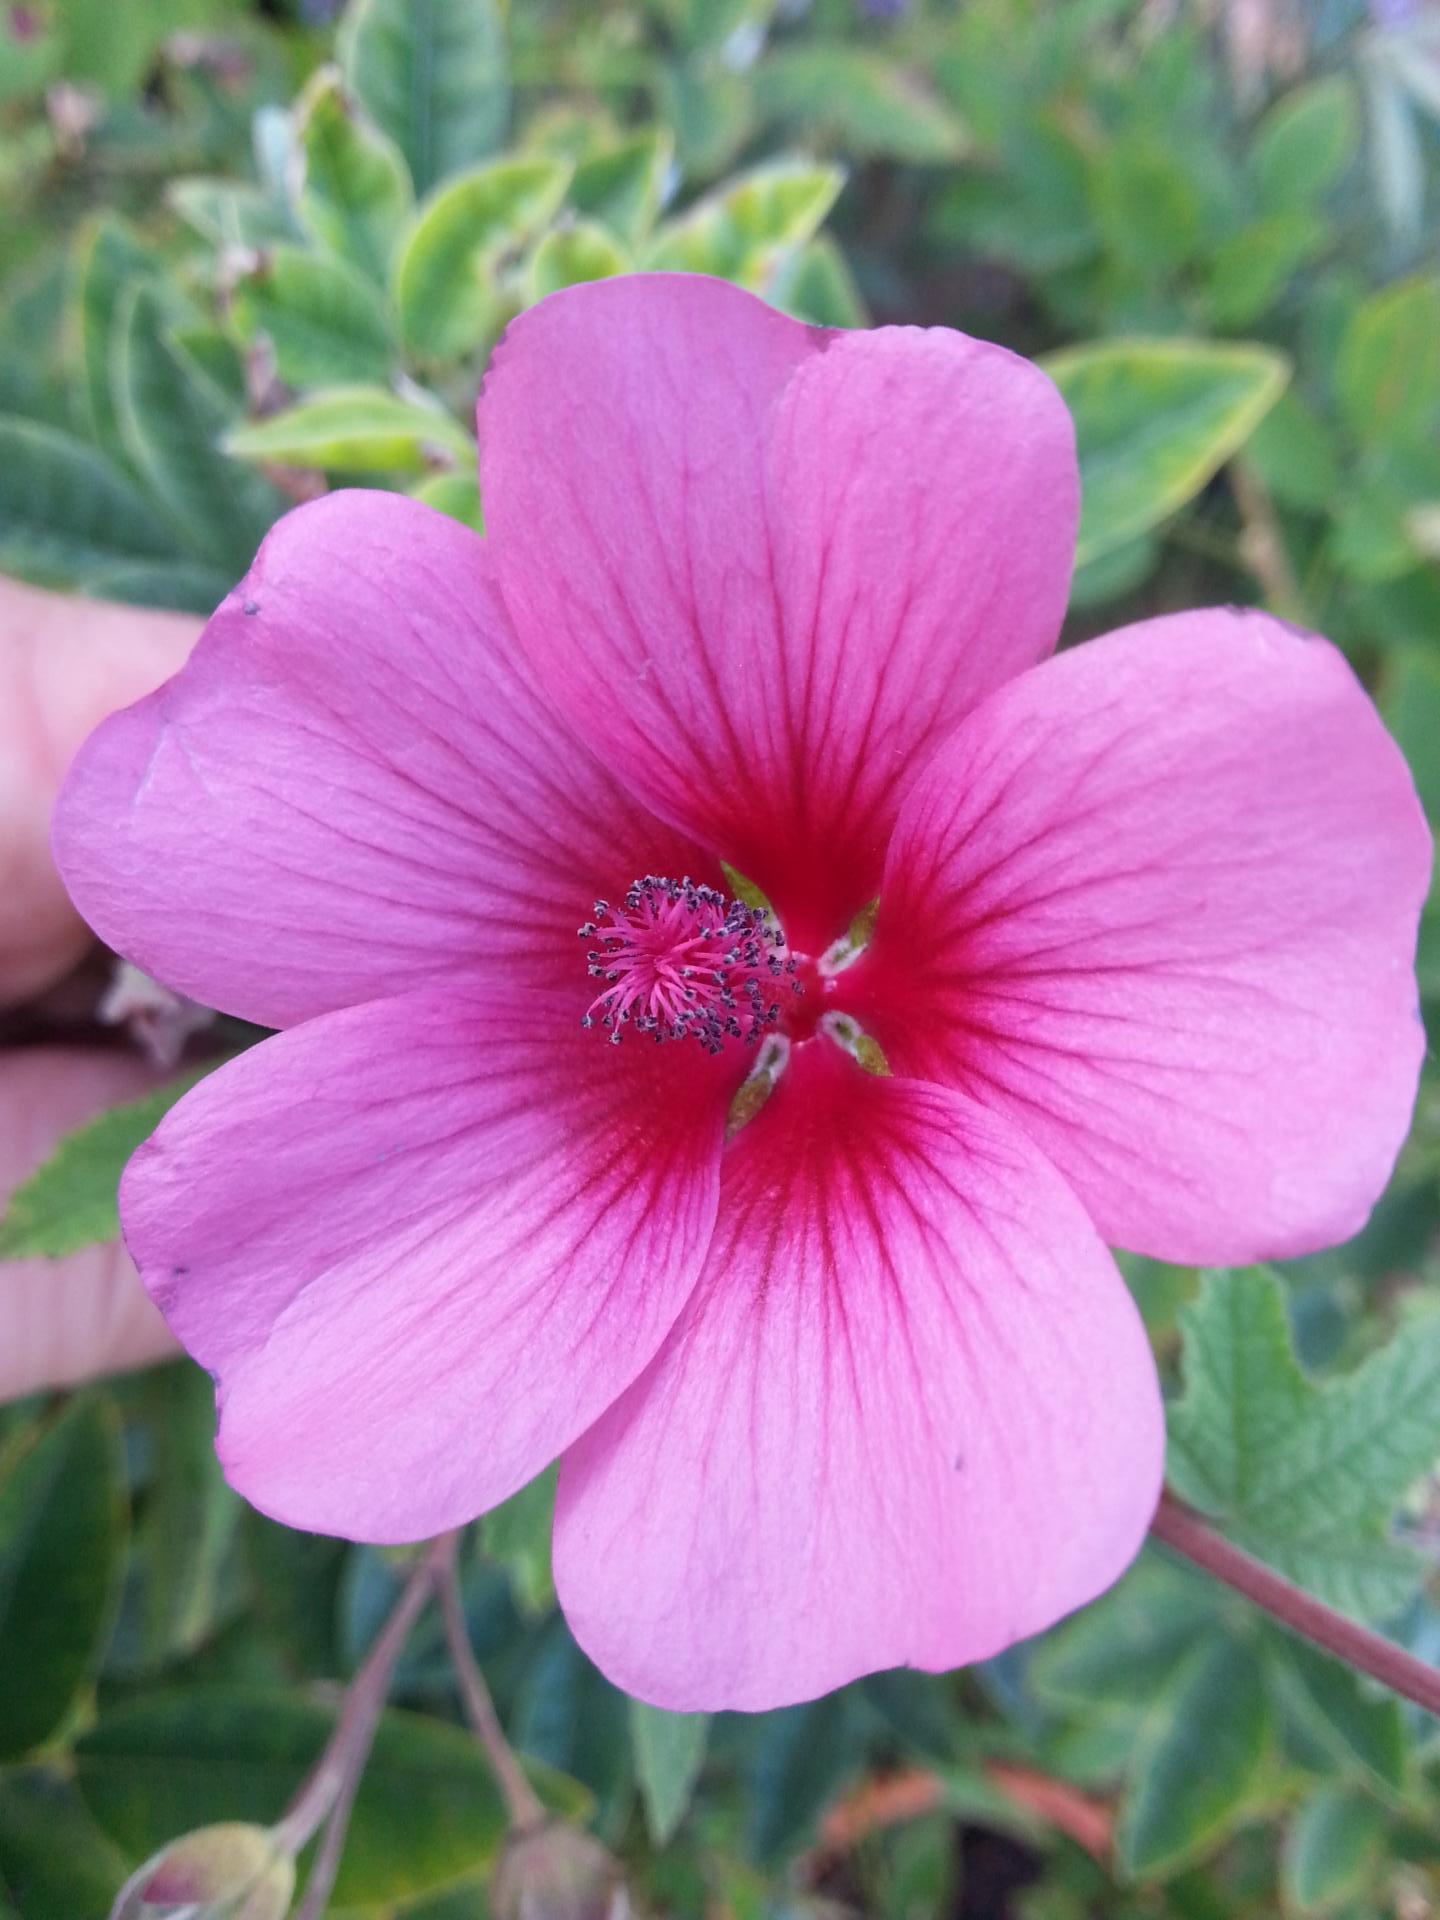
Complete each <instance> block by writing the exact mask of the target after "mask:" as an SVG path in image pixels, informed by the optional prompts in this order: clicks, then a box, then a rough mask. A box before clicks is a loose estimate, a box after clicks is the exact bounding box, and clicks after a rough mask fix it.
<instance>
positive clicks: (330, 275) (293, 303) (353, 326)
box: [232, 247, 395, 387]
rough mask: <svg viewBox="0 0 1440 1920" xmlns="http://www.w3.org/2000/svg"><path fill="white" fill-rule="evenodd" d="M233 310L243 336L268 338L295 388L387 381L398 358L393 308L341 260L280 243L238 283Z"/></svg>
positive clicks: (278, 364) (277, 364) (279, 367)
mask: <svg viewBox="0 0 1440 1920" xmlns="http://www.w3.org/2000/svg"><path fill="white" fill-rule="evenodd" d="M232 310H233V312H234V316H235V324H236V326H237V328H238V329H239V331H240V334H241V336H242V338H244V339H245V340H247V341H249V340H253V339H254V338H255V337H256V335H257V334H262V333H263V334H264V335H266V337H267V338H268V339H269V341H270V344H271V346H272V348H273V349H274V353H275V369H276V372H277V373H278V374H279V375H280V378H281V379H282V380H284V381H285V382H286V383H287V385H289V386H292V387H319V386H328V385H331V384H333V383H335V382H339V381H365V380H373V381H382V380H384V379H386V378H387V377H388V375H389V372H390V365H391V361H392V360H393V358H394V352H395V348H394V342H393V340H392V338H391V330H390V314H389V308H388V306H387V305H386V302H385V301H384V299H383V298H382V297H381V295H380V294H379V293H378V292H377V291H376V289H375V288H374V287H373V286H372V285H371V284H370V282H369V281H368V280H365V279H363V278H362V277H361V276H360V274H358V273H356V272H354V271H353V270H352V269H351V268H349V267H347V266H345V265H343V264H342V263H341V262H340V261H338V260H327V259H326V258H325V257H324V256H323V255H320V254H314V253H305V252H302V251H301V249H300V248H298V247H277V248H276V249H275V250H274V252H273V253H268V254H264V255H262V256H261V260H260V264H259V266H258V267H257V269H256V270H255V272H254V273H252V274H250V275H248V276H247V277H246V278H244V279H243V280H241V281H239V283H238V284H237V286H236V289H235V295H234V303H233V309H232Z"/></svg>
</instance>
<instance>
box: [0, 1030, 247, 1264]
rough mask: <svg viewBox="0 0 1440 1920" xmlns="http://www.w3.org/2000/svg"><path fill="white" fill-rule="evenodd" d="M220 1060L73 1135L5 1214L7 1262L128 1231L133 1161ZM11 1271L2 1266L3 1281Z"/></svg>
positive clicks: (2, 1237) (1, 1245) (2, 1243)
mask: <svg viewBox="0 0 1440 1920" xmlns="http://www.w3.org/2000/svg"><path fill="white" fill-rule="evenodd" d="M219 1064H220V1063H219V1062H218V1061H215V1060H208V1061H206V1063H205V1064H204V1066H201V1067H195V1068H193V1069H192V1070H191V1071H190V1072H188V1073H182V1074H181V1075H180V1076H179V1078H178V1079H175V1080H172V1081H170V1082H169V1083H168V1085H166V1086H163V1087H159V1088H157V1089H156V1091H155V1092H154V1093H147V1094H146V1095H144V1097H143V1098H142V1099H139V1100H131V1101H129V1102H127V1103H126V1104H125V1105H124V1106H121V1107H111V1108H110V1110H109V1112H108V1113H102V1114H100V1115H98V1116H97V1118H95V1119H94V1120H89V1121H87V1122H86V1123H85V1125H84V1126H83V1127H77V1128H76V1129H75V1131H74V1132H73V1133H67V1134H66V1135H65V1137H64V1138H63V1139H62V1140H61V1141H60V1143H59V1145H58V1146H57V1147H56V1148H55V1150H54V1151H53V1152H52V1153H51V1155H50V1157H49V1159H48V1160H46V1161H45V1162H44V1163H43V1164H42V1165H41V1166H39V1167H38V1168H37V1169H36V1170H35V1172H34V1173H32V1174H31V1175H30V1177H29V1179H28V1180H23V1181H22V1182H21V1183H20V1185H19V1186H18V1187H17V1188H16V1189H15V1191H14V1193H12V1194H11V1196H10V1204H9V1206H8V1207H7V1208H6V1211H5V1214H4V1217H3V1218H0V1260H28V1259H33V1258H35V1257H36V1256H37V1255H43V1256H45V1257H47V1258H51V1259H56V1258H58V1257H59V1256H61V1255H62V1254H67V1253H74V1252H76V1251H77V1250H78V1249H79V1248H80V1247H89V1246H94V1245H96V1244H97V1243H99V1242H101V1241H105V1240H118V1239H119V1237H120V1216H119V1214H118V1212H117V1210H116V1205H115V1194H116V1190H117V1188H118V1187H119V1184H120V1176H121V1174H122V1173H123V1172H124V1171H125V1162H126V1161H127V1160H128V1159H129V1158H130V1156H131V1154H132V1153H134V1151H135V1149H136V1148H137V1147H138V1146H139V1145H140V1143H141V1142H142V1141H144V1140H148V1139H149V1137H150V1135H151V1134H152V1133H153V1132H154V1131H155V1129H156V1127H158V1126H159V1124H160V1122H161V1120H162V1119H163V1118H164V1116H165V1115H166V1114H167V1113H168V1112H169V1111H170V1109H171V1107H173V1106H174V1104H175V1102H176V1101H177V1100H178V1099H179V1098H180V1096H181V1095H182V1094H185V1093H188V1092H189V1091H190V1089H191V1087H193V1086H194V1085H195V1083H196V1082H197V1081H198V1080H202V1079H203V1078H204V1077H205V1075H206V1074H207V1073H210V1072H212V1071H213V1070H214V1068H215V1067H216V1066H218V1065H219ZM4 1283H5V1276H4V1273H3V1272H0V1286H3V1285H4Z"/></svg>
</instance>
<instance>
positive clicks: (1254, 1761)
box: [1116, 1637, 1272, 1879]
mask: <svg viewBox="0 0 1440 1920" xmlns="http://www.w3.org/2000/svg"><path fill="white" fill-rule="evenodd" d="M1271 1732H1272V1724H1271V1715H1270V1708H1269V1703H1268V1700H1267V1696H1266V1693H1265V1687H1264V1683H1263V1677H1262V1675H1261V1672H1260V1669H1259V1663H1258V1662H1257V1660H1256V1658H1255V1655H1254V1654H1253V1653H1252V1652H1251V1651H1250V1649H1249V1648H1248V1647H1246V1646H1245V1645H1243V1643H1241V1642H1238V1641H1234V1640H1229V1639H1220V1638H1218V1637H1217V1638H1213V1639H1210V1640H1207V1641H1206V1642H1205V1643H1204V1645H1203V1646H1201V1647H1200V1648H1198V1649H1197V1650H1196V1652H1195V1654H1194V1656H1193V1658H1192V1659H1191V1660H1190V1662H1189V1663H1188V1665H1187V1666H1186V1668H1185V1669H1184V1671H1183V1673H1182V1675H1181V1678H1180V1681H1179V1684H1178V1685H1177V1686H1176V1687H1175V1688H1174V1689H1172V1690H1171V1691H1170V1692H1169V1693H1167V1694H1166V1695H1165V1696H1164V1698H1163V1699H1162V1700H1161V1701H1160V1702H1158V1703H1157V1705H1156V1710H1155V1713H1154V1715H1153V1716H1152V1719H1151V1723H1150V1726H1149V1728H1148V1729H1147V1732H1146V1734H1145V1736H1144V1738H1143V1739H1142V1742H1141V1745H1140V1748H1139V1750H1138V1751H1137V1752H1136V1755H1135V1761H1134V1768H1133V1773H1132V1777H1131V1781H1130V1785H1129V1788H1128V1790H1127V1792H1126V1795H1125V1802H1124V1805H1123V1807H1122V1808H1121V1812H1120V1821H1119V1825H1118V1827H1117V1830H1116V1841H1117V1846H1118V1850H1119V1856H1120V1860H1121V1863H1122V1865H1123V1866H1124V1868H1125V1871H1126V1872H1127V1874H1129V1875H1130V1876H1131V1878H1133V1879H1146V1878H1151V1877H1155V1876H1158V1875H1160V1874H1164V1873H1169V1872H1172V1871H1173V1870H1174V1869H1175V1868H1176V1867H1178V1866H1180V1865H1182V1864H1183V1863H1184V1862H1185V1861H1187V1860H1190V1859H1193V1858H1194V1857H1195V1855H1197V1854H1199V1853H1203V1852H1204V1851H1205V1850H1206V1849H1207V1848H1209V1847H1211V1846H1213V1845H1214V1843H1215V1842H1216V1841H1217V1840H1219V1839H1220V1838H1221V1836H1222V1835H1224V1834H1225V1833H1227V1832H1228V1831H1229V1830H1230V1829H1231V1828H1232V1827H1233V1826H1235V1825H1237V1824H1238V1823H1239V1822H1240V1821H1242V1820H1243V1819H1244V1818H1245V1817H1246V1815H1247V1813H1248V1812H1249V1810H1250V1805H1249V1803H1250V1801H1251V1798H1252V1796H1253V1795H1254V1793H1255V1790H1256V1788H1257V1786H1258V1785H1259V1783H1260V1780H1261V1777H1262V1775H1263V1772H1264V1768H1265V1763H1266V1760H1267V1758H1268V1755H1269V1750H1270V1743H1271Z"/></svg>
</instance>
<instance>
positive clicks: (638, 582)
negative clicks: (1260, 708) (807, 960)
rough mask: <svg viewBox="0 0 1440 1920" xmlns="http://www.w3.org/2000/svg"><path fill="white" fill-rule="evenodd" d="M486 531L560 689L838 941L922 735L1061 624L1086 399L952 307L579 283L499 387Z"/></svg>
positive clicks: (805, 943) (645, 791) (680, 283)
mask: <svg viewBox="0 0 1440 1920" xmlns="http://www.w3.org/2000/svg"><path fill="white" fill-rule="evenodd" d="M480 436H481V472H482V478H483V485H484V489H485V503H486V506H485V511H486V519H487V526H488V527H489V530H490V534H491V540H492V544H493V547H494V551H495V555H496V565H497V568H498V572H499V578H500V583H501V586H502V588H503V590H504V593H505V598H506V603H507V605H508V606H509V608H510V611H511V614H512V616H513V617H514V619H515V622H516V625H517V627H518V629H519V632H520V636H521V638H522V640H523V641H524V643H525V647H526V650H527V652H528V654H529V655H530V657H531V658H532V659H533V660H534V661H535V662H536V664H537V666H538V667H539V669H540V670H541V672H542V674H543V677H544V680H545V684H546V686H547V687H548V688H549V690H550V691H551V692H552V693H553V694H554V696H555V698H556V699H557V700H558V701H560V702H561V703H562V705H564V707H565V709H566V711H567V712H568V713H569V714H570V715H571V717H572V718H573V719H574V720H575V721H576V723H577V724H578V725H580V726H582V727H583V729H584V731H585V737H586V739H587V740H589V741H590V742H591V743H592V744H593V745H594V747H595V749H596V751H597V752H598V753H600V754H601V756H602V757H603V758H604V759H605V760H606V762H607V764H609V765H610V766H612V767H614V768H615V770H616V771H617V772H618V773H619V774H620V775H621V777H622V778H623V779H624V780H625V781H626V782H627V784H628V785H630V786H631V787H633V788H634V789H635V791H636V792H637V793H639V794H640V795H641V796H642V797H643V798H644V799H645V800H646V801H648V802H649V803H650V804H651V805H653V806H654V807H656V808H657V810H658V811H660V812H661V813H662V814H663V815H664V816H665V817H666V818H668V819H672V820H675V821H676V822H677V823H679V824H680V825H682V826H683V827H684V828H685V829H686V830H687V831H689V832H692V833H694V834H696V835H697V836H698V837H699V838H701V839H702V840H704V841H706V842H707V843H708V844H710V845H712V846H714V847H715V848H716V849H717V850H718V851H719V852H721V853H722V854H723V855H724V856H725V857H726V859H728V860H730V861H731V862H733V863H734V864H735V865H736V866H738V867H739V868H740V869H741V871H742V872H744V873H747V874H749V875H750V877H751V878H752V879H754V880H756V881H757V882H758V883H759V884H760V885H761V886H762V887H763V888H764V889H765V890H766V891H767V892H768V893H769V895H770V897H771V898H772V899H773V900H775V901H776V902H777V904H778V905H779V906H780V907H781V909H782V917H783V919H784V920H785V923H786V929H787V932H788V933H789V934H790V937H791V941H792V944H796V945H799V946H802V947H807V948H811V949H816V948H818V947H822V946H825V945H828V944H829V942H830V941H831V940H832V939H834V938H835V937H836V936H837V935H838V934H839V933H840V932H842V931H843V929H844V927H845V925H846V923H847V921H848V919H849V918H850V916H851V915H852V914H853V913H854V912H855V910H856V909H858V908H859V907H861V906H863V905H864V904H865V903H866V901H867V900H869V899H870V898H871V897H873V895H874V892H875V888H876V885H877V884H878V881H879V878H880V871H881V866H882V862H883V858H884V847H885V841H886V837H887V835H888V832H889V829H890V825H891V822H892V821H893V819H894V815H895V809H896V806H897V804H898V801H899V798H900V795H901V793H902V791H903V788H904V783H905V781H906V780H907V778H909V777H910V776H911V775H912V774H913V772H914V771H915V770H916V769H915V762H916V757H917V756H918V755H920V754H922V753H924V752H925V751H926V750H927V749H928V748H929V747H931V746H932V745H933V744H934V743H935V742H936V741H937V740H938V739H939V738H941V737H942V736H943V734H944V732H945V731H946V730H947V729H948V728H949V727H950V726H952V725H953V724H954V722H955V721H956V720H957V719H958V718H959V717H960V715H961V714H963V713H964V712H966V711H967V709H968V708H970V707H971V706H973V705H974V703H975V702H976V701H977V700H978V699H980V698H981V697H982V696H983V695H984V694H986V693H988V692H989V691H990V690H991V689H992V688H993V687H997V686H999V685H1000V684H1001V683H1002V682H1003V681H1005V680H1006V679H1008V678H1009V677H1010V676H1011V675H1012V674H1014V673H1017V672H1019V671H1020V670H1021V669H1022V668H1024V667H1028V666H1029V665H1031V664H1032V663H1033V662H1034V661H1036V660H1039V659H1041V658H1042V657H1043V656H1044V655H1045V654H1046V653H1048V652H1049V650H1050V649H1051V647H1053V645H1054V644H1055V638H1056V635H1057V633H1058V631H1059V627H1060V620H1061V616H1062V614H1063V612H1064V607H1065V597H1066V591H1067V588H1068V584H1069V578H1070V565H1071V559H1072V555H1073V549H1074V534H1075V520H1076V512H1077V497H1078V492H1077V483H1076V471H1075V458H1074V451H1073V436H1072V432H1071V426H1070V419H1069V416H1068V414H1067V413H1066V411H1065V408H1064V406H1063V404H1062V403H1061V401H1060V398H1059V396H1058V395H1057V393H1056V392H1055V390H1054V388H1053V387H1052V386H1051V384H1050V382H1049V381H1048V380H1047V379H1046V378H1045V376H1044V375H1043V374H1041V373H1040V372H1039V371H1038V370H1037V369H1036V368H1035V367H1032V366H1030V365H1029V364H1027V363H1026V362H1025V361H1023V360H1018V359H1016V358H1015V357H1014V355H1012V354H1009V353H1006V352H1004V351H1003V350H1002V349H1001V348H999V347H993V346H989V345H987V344H985V343H984V342H982V341H977V340H970V339H967V338H966V337H965V336H964V335H962V334H958V333H952V332H950V331H948V330H946V329H935V330H932V331H929V332H924V331H920V330H918V329H915V328H886V329H883V330H881V331H879V332H875V333H852V334H844V333H826V332H822V331H820V330H819V329H816V328H809V327H803V326H801V325H800V324H799V323H798V322H796V321H793V320H788V319H786V318H784V317H783V316H782V315H780V314H777V313H775V312H773V311H772V310H771V309H770V308H768V307H766V306H764V305H763V304H762V303H761V302H760V301H758V300H756V299H754V298H752V297H751V296H750V295H749V294H746V293H742V292H741V291H739V290H738V289H737V288H735V287H731V286H727V285H726V284H724V283H723V282H721V281H716V280H706V279H701V278H689V277H686V276H683V275H681V276H672V275H658V274H657V275H645V276H640V277H635V278H630V279H617V280H610V281H606V282H604V283H596V284H593V285H589V286H583V287H577V288H573V289H571V290H569V291H566V292H563V293H560V294H556V295H554V296H552V297H551V298H550V299H548V300H545V301H543V302H542V303H541V304H540V305H539V306H538V307H536V308H534V309H532V310H531V311H530V312H529V313H527V314H525V315H524V316H523V317H522V318H521V319H519V320H517V321H516V322H515V323H514V324H513V325H512V326H511V328H510V330H509V332H508V333H507V334H506V336H505V338H504V341H503V342H502V344H501V346H500V347H499V349H498V350H497V352H496V356H495V359H494V362H493V364H492V367H491V371H490V373H489V374H488V375H487V377H486V381H485V387H484V392H483V395H482V398H481V403H480Z"/></svg>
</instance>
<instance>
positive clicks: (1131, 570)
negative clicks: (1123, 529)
mask: <svg viewBox="0 0 1440 1920" xmlns="http://www.w3.org/2000/svg"><path fill="white" fill-rule="evenodd" d="M1159 563H1160V541H1159V539H1158V537H1157V536H1156V535H1155V534H1153V533H1137V534H1136V535H1135V536H1134V538H1133V539H1130V540H1122V541H1121V543H1120V545H1119V546H1118V547H1109V548H1106V549H1104V550H1103V551H1102V552H1101V553H1099V554H1097V555H1096V557H1095V558H1094V559H1093V560H1087V561H1085V562H1084V563H1083V564H1082V565H1081V566H1078V567H1077V568H1076V569H1075V571H1074V573H1073V574H1072V575H1071V578H1070V607H1071V610H1072V612H1076V611H1080V610H1082V609H1084V608H1087V607H1099V606H1103V605H1104V604H1105V602H1106V601H1107V600H1118V599H1120V598H1121V596H1122V595H1124V594H1127V593H1134V592H1135V590H1136V589H1137V588H1138V587H1142V586H1143V585H1144V584H1145V582H1146V581H1147V580H1148V579H1149V578H1150V575H1151V574H1152V573H1153V572H1154V571H1155V568H1156V567H1157V566H1158V565H1159Z"/></svg>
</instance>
